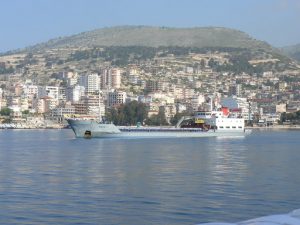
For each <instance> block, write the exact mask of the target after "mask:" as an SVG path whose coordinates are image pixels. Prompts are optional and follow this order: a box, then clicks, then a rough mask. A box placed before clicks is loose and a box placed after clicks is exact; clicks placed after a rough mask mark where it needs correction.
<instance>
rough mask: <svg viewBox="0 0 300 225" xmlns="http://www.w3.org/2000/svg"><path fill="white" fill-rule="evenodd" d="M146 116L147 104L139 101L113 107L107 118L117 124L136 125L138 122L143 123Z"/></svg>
mask: <svg viewBox="0 0 300 225" xmlns="http://www.w3.org/2000/svg"><path fill="white" fill-rule="evenodd" d="M146 117H147V107H146V105H145V104H143V103H139V102H137V101H132V102H129V103H127V104H123V105H120V106H119V107H117V108H111V109H110V110H109V111H108V112H107V114H106V118H107V120H109V121H112V122H113V123H114V124H115V125H136V124H137V122H141V123H143V121H144V120H145V119H146Z"/></svg>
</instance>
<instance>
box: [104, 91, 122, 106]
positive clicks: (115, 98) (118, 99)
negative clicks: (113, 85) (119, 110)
mask: <svg viewBox="0 0 300 225" xmlns="http://www.w3.org/2000/svg"><path fill="white" fill-rule="evenodd" d="M126 97H127V94H126V92H124V91H117V90H115V91H113V92H109V93H108V99H107V103H108V106H109V107H114V106H118V105H121V104H124V103H125V100H126Z"/></svg>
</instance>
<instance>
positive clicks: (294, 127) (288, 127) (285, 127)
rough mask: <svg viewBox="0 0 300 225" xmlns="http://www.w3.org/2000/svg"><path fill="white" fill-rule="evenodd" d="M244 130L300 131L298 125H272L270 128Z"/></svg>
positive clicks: (254, 127) (257, 127)
mask: <svg viewBox="0 0 300 225" xmlns="http://www.w3.org/2000/svg"><path fill="white" fill-rule="evenodd" d="M245 128H246V129H258V130H300V126H299V125H272V126H262V127H260V126H253V127H249V126H246V127H245Z"/></svg>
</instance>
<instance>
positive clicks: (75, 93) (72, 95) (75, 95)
mask: <svg viewBox="0 0 300 225" xmlns="http://www.w3.org/2000/svg"><path fill="white" fill-rule="evenodd" d="M84 92H85V88H84V87H83V86H79V85H75V86H74V87H68V88H67V90H66V98H67V101H71V102H74V103H75V102H79V101H80V100H81V97H82V96H84Z"/></svg>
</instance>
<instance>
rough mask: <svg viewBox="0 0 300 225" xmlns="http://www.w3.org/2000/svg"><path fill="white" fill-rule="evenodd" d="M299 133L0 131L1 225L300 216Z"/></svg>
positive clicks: (118, 222) (192, 222) (229, 220)
mask: <svg viewBox="0 0 300 225" xmlns="http://www.w3.org/2000/svg"><path fill="white" fill-rule="evenodd" d="M299 173H300V131H296V130H277V131H276V130H273V131H272V130H254V131H253V133H252V134H251V135H250V136H247V137H245V138H213V137H210V138H170V139H167V138H166V139H155V138H153V139H152V138H151V139H139V138H135V139H128V138H127V139H121V138H119V139H76V138H74V134H73V132H72V131H71V130H0V224H63V225H64V224H130V225H131V224H197V223H205V222H215V221H226V222H237V221H242V220H246V219H250V218H255V217H259V216H264V215H270V214H281V213H287V212H290V211H292V210H294V209H297V208H300V174H299Z"/></svg>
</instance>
